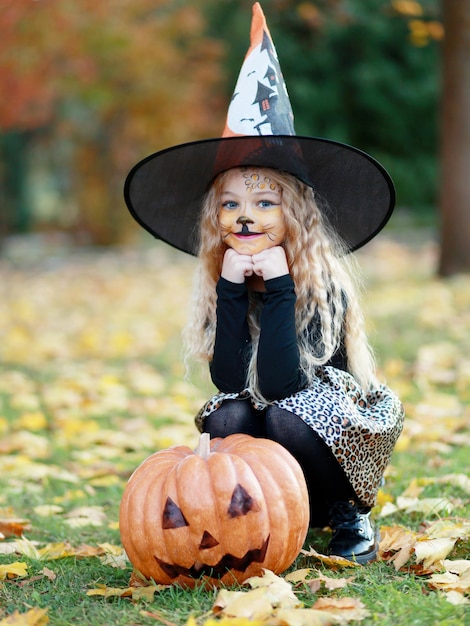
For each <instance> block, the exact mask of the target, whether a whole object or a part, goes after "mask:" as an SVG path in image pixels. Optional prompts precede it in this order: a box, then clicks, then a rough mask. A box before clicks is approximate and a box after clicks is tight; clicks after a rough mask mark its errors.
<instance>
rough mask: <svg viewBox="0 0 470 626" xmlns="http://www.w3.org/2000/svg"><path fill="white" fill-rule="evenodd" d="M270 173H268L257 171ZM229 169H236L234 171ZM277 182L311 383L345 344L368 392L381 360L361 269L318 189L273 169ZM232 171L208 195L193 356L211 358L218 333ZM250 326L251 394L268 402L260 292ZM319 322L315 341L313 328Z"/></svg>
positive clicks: (252, 296) (188, 346)
mask: <svg viewBox="0 0 470 626" xmlns="http://www.w3.org/2000/svg"><path fill="white" fill-rule="evenodd" d="M256 169H259V170H260V171H264V169H263V168H256ZM229 171H230V170H229ZM267 173H269V177H270V179H271V180H272V181H273V182H275V183H277V184H278V185H279V186H280V188H281V191H282V205H283V210H284V219H285V225H286V236H285V240H284V243H283V244H282V245H283V247H284V249H285V252H286V257H287V262H288V266H289V272H290V274H291V276H292V279H293V281H294V285H295V293H296V307H295V319H296V328H297V336H298V342H299V352H300V367H301V370H302V372H303V373H304V375H305V377H306V379H307V381H311V380H312V379H313V378H314V377H315V375H316V374H315V372H316V369H317V368H318V367H319V366H321V365H324V364H325V363H327V362H328V361H329V360H330V359H331V357H332V356H333V355H334V354H335V352H336V351H337V350H338V348H339V347H340V345H341V342H342V340H343V342H344V346H345V349H346V354H347V362H348V369H349V371H350V373H351V374H352V375H353V376H354V377H355V379H356V380H357V381H358V382H359V384H360V385H361V386H362V387H363V388H364V389H366V390H367V389H369V388H371V386H373V385H374V384H376V382H377V380H376V377H375V362H374V357H373V354H372V350H371V348H370V346H369V344H368V342H367V338H366V334H365V330H364V318H363V314H362V311H361V308H360V306H359V303H358V293H359V283H358V280H357V276H358V273H357V268H356V267H355V263H354V261H353V259H352V257H351V255H348V254H347V251H346V250H345V248H344V245H343V244H342V243H341V242H340V241H339V239H338V237H337V236H336V234H335V233H334V232H333V230H332V229H331V227H330V226H329V225H328V224H327V223H326V220H325V219H324V218H323V215H322V212H321V211H320V209H319V208H318V206H317V202H316V199H315V194H314V191H313V189H312V188H311V187H309V186H308V185H306V184H305V183H302V182H301V181H300V180H298V179H297V178H295V177H294V176H292V175H290V174H288V173H286V172H281V171H278V170H268V171H267ZM227 174H228V172H224V173H222V174H219V175H218V176H217V178H216V179H215V180H214V182H213V184H212V186H211V188H210V190H209V192H208V193H207V195H206V196H205V198H204V201H203V205H202V211H201V220H200V229H199V230H200V232H199V237H200V239H199V241H200V245H199V253H198V258H199V263H198V268H197V271H196V275H195V282H194V288H193V297H192V302H191V311H192V314H191V316H190V319H189V321H188V324H187V325H186V327H185V329H184V332H183V338H184V344H185V350H186V357H187V358H194V359H196V360H199V361H210V360H211V359H212V355H213V352H214V341H215V330H216V304H217V296H216V284H217V281H218V280H219V277H220V274H221V270H222V262H223V257H224V254H225V251H226V249H227V246H226V244H224V243H223V241H222V237H221V232H220V225H219V219H218V212H219V207H220V195H221V191H222V188H223V186H224V181H225V179H226V177H227ZM249 301H250V304H249V310H248V323H249V327H250V332H251V336H252V354H251V361H250V365H249V368H248V375H247V382H246V386H247V388H249V390H250V393H251V395H252V396H253V397H254V398H256V399H258V400H260V401H262V402H267V400H266V399H265V398H263V396H262V394H261V393H260V391H259V387H258V380H257V369H256V357H257V345H258V338H259V333H260V327H259V314H260V310H261V302H260V297H259V294H257V293H255V292H249ZM312 323H314V324H316V325H318V328H317V329H316V332H315V337H312V333H311V332H309V325H311V324H312Z"/></svg>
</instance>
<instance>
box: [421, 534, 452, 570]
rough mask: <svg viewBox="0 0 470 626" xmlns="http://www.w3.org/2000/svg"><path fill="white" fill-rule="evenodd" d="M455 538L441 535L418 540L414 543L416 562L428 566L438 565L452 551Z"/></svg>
mask: <svg viewBox="0 0 470 626" xmlns="http://www.w3.org/2000/svg"><path fill="white" fill-rule="evenodd" d="M454 545H455V539H449V538H447V537H443V538H440V539H429V540H421V539H420V540H418V541H417V542H416V543H415V545H414V552H415V557H416V562H417V563H421V562H422V563H423V567H424V568H425V569H426V568H429V567H433V566H436V565H439V564H440V562H441V561H442V560H443V559H445V558H446V557H447V556H448V555H449V554H450V552H451V551H452V549H453V547H454Z"/></svg>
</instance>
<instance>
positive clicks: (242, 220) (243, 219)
mask: <svg viewBox="0 0 470 626" xmlns="http://www.w3.org/2000/svg"><path fill="white" fill-rule="evenodd" d="M237 224H242V226H245V224H254V222H253V220H252V219H251V217H247V216H246V215H240V217H239V218H238V219H237Z"/></svg>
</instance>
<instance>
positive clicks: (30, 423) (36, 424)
mask: <svg viewBox="0 0 470 626" xmlns="http://www.w3.org/2000/svg"><path fill="white" fill-rule="evenodd" d="M18 425H19V426H21V428H24V429H25V430H32V431H35V430H44V429H45V428H47V419H46V416H45V415H44V413H43V412H42V411H32V412H30V413H23V415H21V417H20V419H19V420H18Z"/></svg>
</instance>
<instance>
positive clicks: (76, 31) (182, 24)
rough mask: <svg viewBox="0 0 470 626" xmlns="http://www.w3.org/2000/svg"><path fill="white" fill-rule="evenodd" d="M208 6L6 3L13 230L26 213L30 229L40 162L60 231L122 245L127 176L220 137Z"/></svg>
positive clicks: (3, 117) (8, 202) (1, 124)
mask: <svg viewBox="0 0 470 626" xmlns="http://www.w3.org/2000/svg"><path fill="white" fill-rule="evenodd" d="M203 4H204V1H203V0H202V1H201V2H199V3H198V7H196V6H194V4H193V3H186V2H174V3H168V2H166V1H165V0H109V1H107V2H96V1H95V0H68V1H67V2H63V0H47V1H42V2H36V1H33V0H10V1H7V2H4V3H2V6H1V8H0V33H1V36H0V93H2V94H3V97H2V98H1V99H0V133H1V136H0V149H1V150H2V153H3V154H2V156H3V158H2V168H1V171H0V176H1V177H2V179H3V181H4V182H5V181H6V182H8V185H7V189H5V186H3V188H4V190H5V191H4V193H3V197H2V198H1V202H2V205H3V216H5V215H6V214H7V212H8V214H9V215H10V216H13V217H12V218H10V227H11V226H12V225H13V226H14V227H15V226H16V227H18V226H19V225H21V224H20V223H19V222H18V219H16V217H17V216H18V207H20V208H21V207H23V208H22V211H23V214H24V217H23V223H24V222H26V221H27V212H26V209H25V205H26V204H27V200H28V198H27V192H28V186H27V184H25V181H27V180H28V176H30V175H31V168H30V167H28V166H29V165H31V164H33V165H34V168H33V169H34V172H35V173H36V174H37V173H38V172H39V175H41V176H42V178H41V181H40V182H41V184H43V185H44V184H46V183H47V181H48V180H49V181H50V182H49V184H53V186H54V191H55V193H56V195H58V198H59V202H58V203H59V205H60V206H59V208H58V212H59V218H58V221H59V225H62V226H63V225H64V224H65V225H68V226H69V227H70V229H71V230H76V229H81V230H82V231H85V232H86V233H87V234H88V235H89V237H90V238H91V240H92V241H94V242H95V243H110V242H112V241H116V240H118V239H119V238H120V237H121V235H122V232H123V229H124V228H126V227H128V226H129V227H130V225H131V224H132V220H130V219H129V216H128V215H127V212H126V211H125V208H124V203H123V200H122V186H123V181H124V177H125V174H126V172H127V171H128V170H129V168H130V167H131V166H132V165H133V164H134V163H135V162H136V161H137V160H138V159H140V158H143V157H144V156H146V155H147V154H148V153H150V152H153V151H155V150H157V149H160V148H163V147H166V146H168V145H171V144H173V143H176V142H178V141H186V140H189V139H192V138H201V137H205V136H208V135H211V134H216V132H217V131H218V129H219V128H220V127H221V126H222V121H223V116H222V115H221V116H220V118H218V117H217V115H216V113H217V110H218V101H217V97H216V89H215V87H216V86H217V84H218V82H219V81H220V71H219V60H220V46H219V45H218V44H217V43H214V42H213V41H211V40H209V39H207V38H206V37H205V36H204V26H205V24H204V20H203V18H202V16H201V12H200V9H199V5H203ZM215 129H217V131H216V130H215ZM14 158H16V160H17V161H18V163H19V164H21V167H22V170H21V171H19V170H18V168H17V164H15V163H14ZM51 180H52V183H51ZM7 192H8V193H7ZM56 204H57V203H56ZM8 209H9V211H7V210H8ZM4 220H5V217H4ZM5 221H6V220H5ZM3 226H4V227H7V226H8V224H3Z"/></svg>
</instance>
